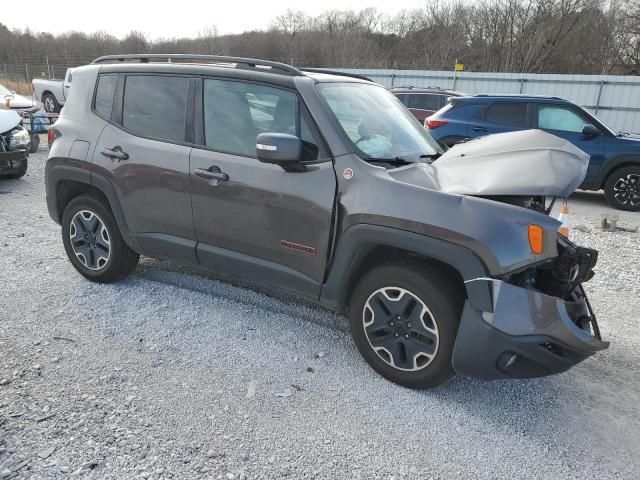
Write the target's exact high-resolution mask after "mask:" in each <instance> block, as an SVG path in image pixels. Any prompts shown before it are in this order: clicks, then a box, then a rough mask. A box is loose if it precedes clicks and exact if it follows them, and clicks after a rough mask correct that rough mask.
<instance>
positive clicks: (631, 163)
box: [595, 155, 640, 188]
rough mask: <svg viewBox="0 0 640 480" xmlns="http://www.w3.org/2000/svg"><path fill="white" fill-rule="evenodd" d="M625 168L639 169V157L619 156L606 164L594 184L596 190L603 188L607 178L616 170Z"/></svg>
mask: <svg viewBox="0 0 640 480" xmlns="http://www.w3.org/2000/svg"><path fill="white" fill-rule="evenodd" d="M625 167H640V155H620V156H618V157H615V158H614V159H612V160H610V161H609V162H607V168H606V169H605V168H603V169H602V170H601V172H600V173H599V174H598V179H597V181H596V182H595V183H596V185H597V188H604V184H605V182H606V181H607V180H608V179H609V176H611V174H612V173H614V172H615V171H616V170H618V169H620V168H625Z"/></svg>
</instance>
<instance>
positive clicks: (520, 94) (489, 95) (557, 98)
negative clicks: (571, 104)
mask: <svg viewBox="0 0 640 480" xmlns="http://www.w3.org/2000/svg"><path fill="white" fill-rule="evenodd" d="M473 96H474V97H501V98H518V97H522V98H541V99H542V98H547V99H551V100H564V101H566V99H565V98H562V97H557V96H551V95H535V94H527V93H476V94H475V95H473Z"/></svg>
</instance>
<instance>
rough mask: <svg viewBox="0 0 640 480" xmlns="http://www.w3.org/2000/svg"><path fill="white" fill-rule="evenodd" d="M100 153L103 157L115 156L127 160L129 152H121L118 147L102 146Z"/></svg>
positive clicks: (117, 158)
mask: <svg viewBox="0 0 640 480" xmlns="http://www.w3.org/2000/svg"><path fill="white" fill-rule="evenodd" d="M100 153H101V154H102V155H104V156H105V157H109V158H115V159H116V160H129V154H128V153H125V152H123V151H122V149H121V148H120V147H113V148H103V149H102V152H100Z"/></svg>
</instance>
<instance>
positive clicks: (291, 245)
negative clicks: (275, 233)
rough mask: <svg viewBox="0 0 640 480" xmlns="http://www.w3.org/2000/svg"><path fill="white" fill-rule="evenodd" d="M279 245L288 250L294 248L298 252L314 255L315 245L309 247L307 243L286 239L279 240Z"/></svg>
mask: <svg viewBox="0 0 640 480" xmlns="http://www.w3.org/2000/svg"><path fill="white" fill-rule="evenodd" d="M280 246H281V247H284V248H288V249H289V250H296V251H298V252H302V253H307V254H309V255H315V254H316V249H315V247H310V246H308V245H302V244H301V243H294V242H290V241H288V240H280Z"/></svg>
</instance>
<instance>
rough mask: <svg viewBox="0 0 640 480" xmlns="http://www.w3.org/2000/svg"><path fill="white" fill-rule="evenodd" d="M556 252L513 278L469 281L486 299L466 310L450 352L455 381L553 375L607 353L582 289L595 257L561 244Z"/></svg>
mask: <svg viewBox="0 0 640 480" xmlns="http://www.w3.org/2000/svg"><path fill="white" fill-rule="evenodd" d="M559 250H560V251H561V254H560V255H559V256H558V257H557V258H556V259H553V260H552V261H550V262H547V263H545V264H543V265H539V266H534V267H530V268H528V269H526V270H525V271H523V272H519V273H517V274H515V275H510V276H507V277H506V278H478V279H473V280H469V281H467V288H470V287H471V288H474V289H475V290H476V291H478V290H485V291H487V292H488V294H489V295H490V297H491V300H490V302H483V304H482V305H478V306H476V305H472V303H471V302H470V301H469V300H467V301H466V303H465V306H464V310H463V313H462V318H461V321H460V326H459V328H458V335H457V337H456V343H455V346H454V351H453V367H454V369H455V370H456V372H457V373H458V374H460V375H463V376H467V377H473V378H480V379H485V380H491V379H500V378H529V377H540V376H545V375H552V374H555V373H561V372H564V371H566V370H568V369H569V368H571V367H572V366H574V365H576V364H577V363H580V362H581V361H583V360H585V359H586V358H587V357H589V356H591V355H593V354H594V353H595V352H597V351H599V350H603V349H606V348H608V346H609V342H605V341H603V340H602V339H601V337H600V331H599V328H598V324H597V321H596V317H595V314H594V313H593V310H592V309H591V305H590V304H589V300H588V298H587V296H586V294H585V292H584V289H583V288H582V285H581V283H582V281H586V280H588V279H589V278H591V276H593V272H592V270H591V268H592V267H593V265H594V264H595V261H596V258H597V252H595V251H593V250H588V249H581V248H580V247H576V246H575V245H573V244H570V242H568V241H566V240H565V241H564V245H559Z"/></svg>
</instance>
